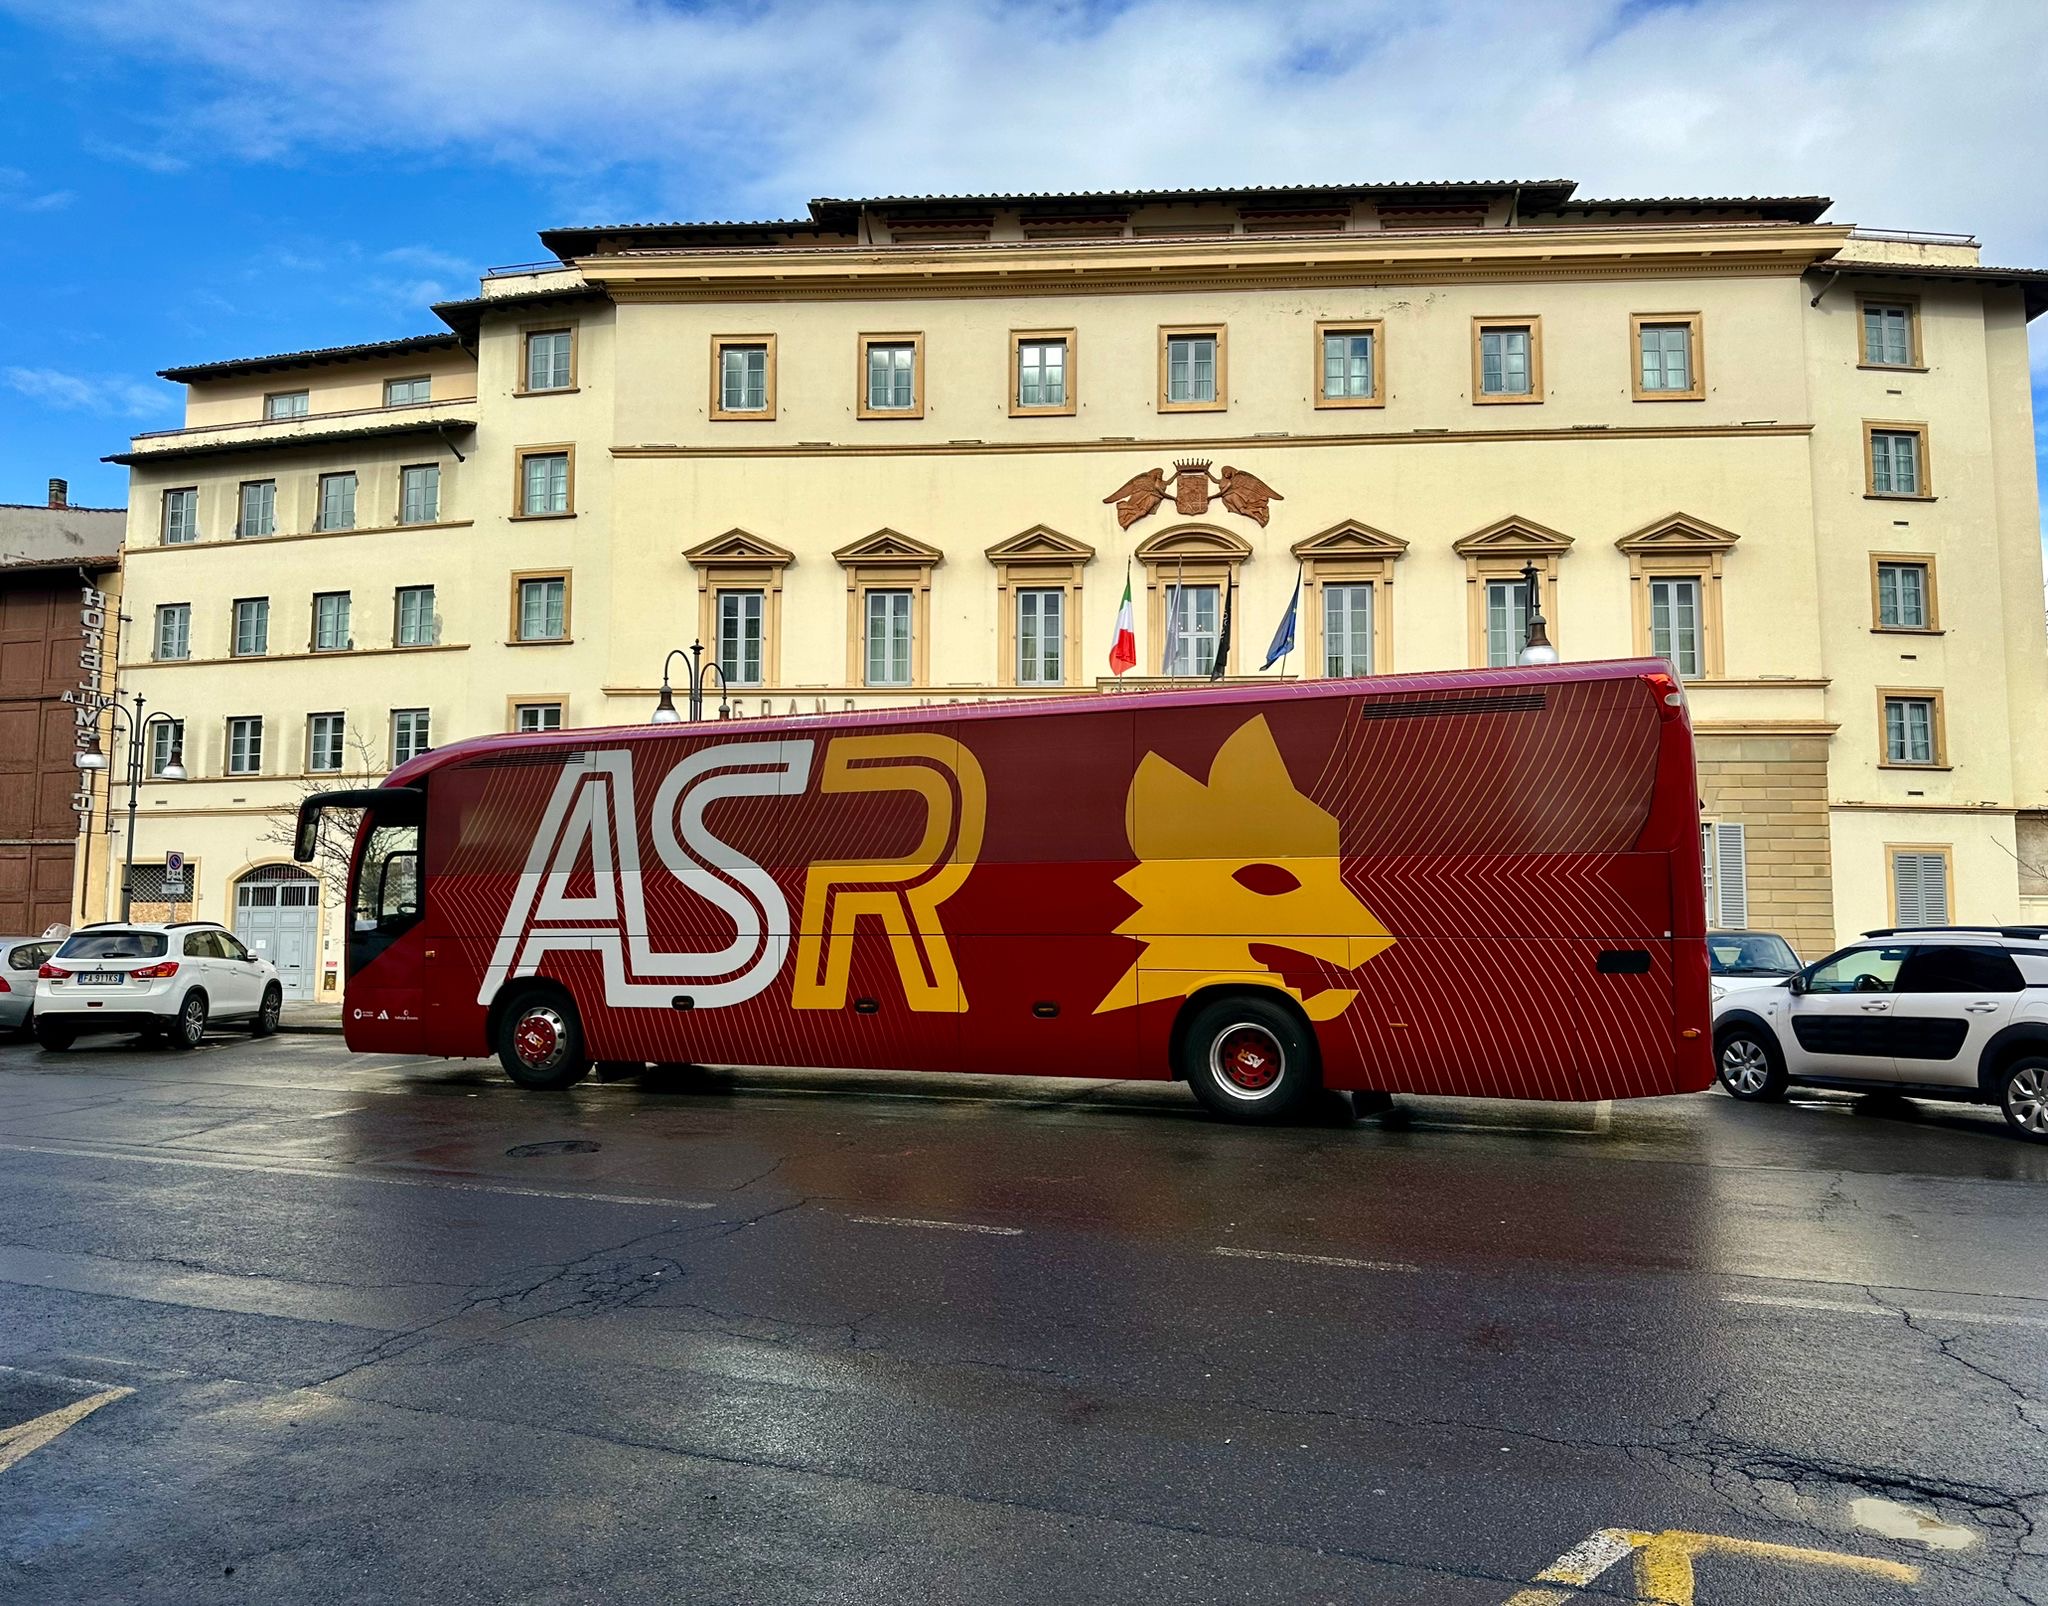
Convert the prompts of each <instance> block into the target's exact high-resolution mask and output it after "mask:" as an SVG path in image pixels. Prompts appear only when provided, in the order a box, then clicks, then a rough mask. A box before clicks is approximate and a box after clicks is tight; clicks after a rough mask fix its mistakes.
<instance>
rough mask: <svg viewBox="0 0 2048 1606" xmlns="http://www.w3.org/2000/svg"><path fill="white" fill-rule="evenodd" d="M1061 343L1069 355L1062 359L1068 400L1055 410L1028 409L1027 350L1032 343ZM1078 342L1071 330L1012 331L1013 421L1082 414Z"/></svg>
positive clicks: (1011, 403) (1053, 408) (1063, 378)
mask: <svg viewBox="0 0 2048 1606" xmlns="http://www.w3.org/2000/svg"><path fill="white" fill-rule="evenodd" d="M1054 340H1057V341H1061V342H1063V343H1064V345H1065V347H1066V355H1065V356H1064V357H1063V358H1062V359H1061V363H1062V366H1061V369H1060V374H1061V380H1062V383H1063V385H1064V387H1065V389H1064V397H1065V399H1064V400H1063V401H1062V402H1061V403H1060V404H1059V405H1058V406H1056V407H1047V406H1027V405H1025V403H1024V400H1023V394H1024V391H1023V386H1024V347H1025V346H1026V345H1027V344H1029V343H1032V342H1050V341H1054ZM1078 350H1079V343H1078V340H1077V337H1076V334H1075V331H1074V330H1072V329H1012V330H1011V331H1010V416H1011V417H1012V418H1072V417H1073V416H1074V415H1075V414H1076V413H1077V412H1079V411H1080V405H1081V401H1080V389H1079V384H1078V378H1077V376H1078V373H1079V369H1078V367H1077V366H1076V360H1077V357H1078Z"/></svg>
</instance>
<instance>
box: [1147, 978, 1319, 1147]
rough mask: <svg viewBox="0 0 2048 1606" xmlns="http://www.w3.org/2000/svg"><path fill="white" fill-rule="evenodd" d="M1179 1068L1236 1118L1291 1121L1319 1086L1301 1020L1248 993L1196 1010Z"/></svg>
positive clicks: (1221, 1111)
mask: <svg viewBox="0 0 2048 1606" xmlns="http://www.w3.org/2000/svg"><path fill="white" fill-rule="evenodd" d="M1181 1072H1182V1074H1183V1075H1185V1076H1186V1077H1187V1079H1188V1085H1189V1086H1190V1087H1192V1088H1193V1089H1194V1090H1195V1097H1196V1098H1198V1099H1200V1100H1201V1101H1202V1103H1203V1104H1205V1105H1206V1106H1208V1108H1209V1110H1210V1111H1211V1112H1212V1113H1214V1114H1216V1115H1220V1116H1223V1117H1225V1118H1226V1119H1228V1120H1232V1121H1282V1120H1285V1119H1287V1117H1289V1116H1290V1115H1293V1114H1295V1113H1296V1112H1297V1111H1299V1110H1300V1109H1301V1107H1302V1104H1303V1102H1304V1101H1305V1100H1307V1099H1308V1098H1309V1096H1310V1095H1311V1094H1313V1093H1314V1092H1315V1090H1316V1089H1317V1087H1319V1086H1320V1085H1321V1078H1320V1077H1319V1076H1318V1075H1317V1072H1316V1053H1315V1040H1314V1038H1312V1037H1311V1036H1310V1035H1309V1030H1308V1027H1307V1025H1306V1024H1305V1023H1304V1022H1303V1021H1302V1019H1301V1017H1300V1016H1299V1015H1297V1014H1296V1013H1295V1012H1294V1011H1293V1010H1291V1009H1289V1008H1287V1007H1286V1006H1285V1005H1284V1004H1278V1003H1273V1002H1269V1001H1268V1000H1266V999H1263V998H1260V997H1257V996H1256V995H1254V994H1249V993H1232V994H1228V995H1226V996H1224V997H1222V998H1217V999H1214V1000H1212V1001H1211V1002H1209V1003H1206V1004H1203V1005H1202V1006H1201V1007H1200V1008H1199V1009H1197V1010H1196V1011H1195V1014H1194V1015H1193V1017H1192V1018H1191V1019H1190V1020H1189V1021H1188V1026H1187V1031H1186V1033H1185V1034H1184V1035H1183V1037H1182V1039H1181Z"/></svg>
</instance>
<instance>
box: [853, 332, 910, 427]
mask: <svg viewBox="0 0 2048 1606" xmlns="http://www.w3.org/2000/svg"><path fill="white" fill-rule="evenodd" d="M873 346H908V347H909V348H910V405H909V406H908V407H870V406H869V405H868V350H869V348H870V347H873ZM855 347H856V351H857V360H856V362H855V364H854V372H855V375H856V380H857V383H858V386H859V388H858V389H857V390H856V391H855V392H854V409H853V416H854V417H855V418H922V417H924V331H923V330H921V329H920V330H904V331H901V332H899V333H896V334H875V333H863V334H862V335H860V336H859V338H858V339H857V340H856V341H855Z"/></svg>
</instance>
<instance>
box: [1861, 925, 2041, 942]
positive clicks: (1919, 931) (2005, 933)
mask: <svg viewBox="0 0 2048 1606" xmlns="http://www.w3.org/2000/svg"><path fill="white" fill-rule="evenodd" d="M1945 931H1959V932H1986V931H1988V932H1991V933H1993V934H1995V935H1997V936H2000V937H2018V938H2020V939H2021V940H2023V941H2031V942H2040V941H2042V940H2044V939H2048V926H1879V927H1878V928H1877V929H1876V930H1875V931H1866V932H1864V933H1863V935H1864V936H1866V937H1915V936H1917V937H1932V936H1939V935H1940V934H1941V933H1943V932H1945Z"/></svg>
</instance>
